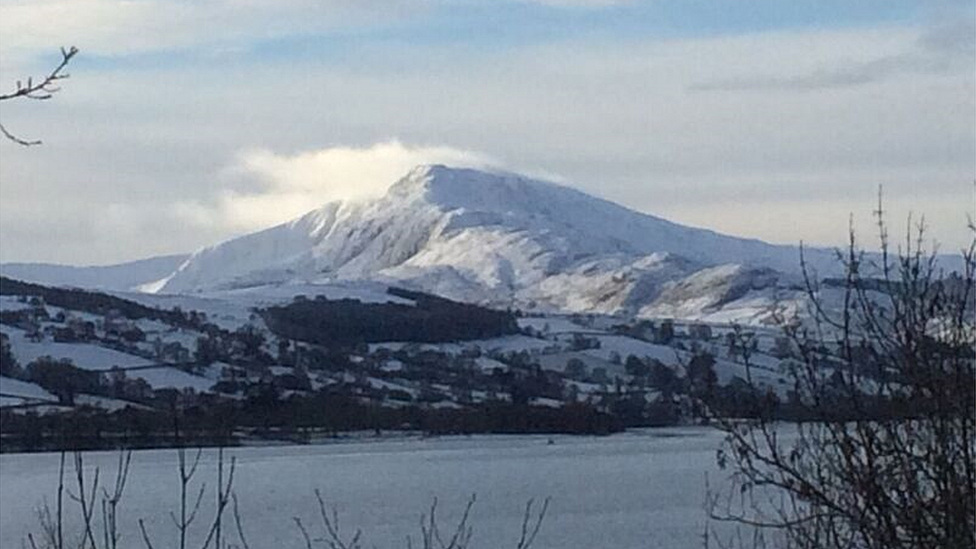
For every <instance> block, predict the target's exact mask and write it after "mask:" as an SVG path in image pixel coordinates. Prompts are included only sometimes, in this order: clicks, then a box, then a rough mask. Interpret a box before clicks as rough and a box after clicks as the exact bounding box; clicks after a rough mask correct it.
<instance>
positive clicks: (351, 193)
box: [180, 140, 496, 230]
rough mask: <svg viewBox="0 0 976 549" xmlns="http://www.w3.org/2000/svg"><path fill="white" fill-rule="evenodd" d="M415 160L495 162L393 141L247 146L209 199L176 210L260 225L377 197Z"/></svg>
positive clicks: (233, 224)
mask: <svg viewBox="0 0 976 549" xmlns="http://www.w3.org/2000/svg"><path fill="white" fill-rule="evenodd" d="M420 164H448V165H452V166H463V167H472V168H484V167H490V166H493V165H495V164H496V162H494V161H493V160H492V159H490V158H489V157H488V156H486V155H483V154H481V153H477V152H473V151H466V150H461V149H456V148H452V147H445V146H424V145H419V146H413V145H406V144H403V143H401V142H400V141H397V140H391V141H385V142H380V143H376V144H373V145H370V146H366V147H346V146H339V147H327V148H323V149H318V150H312V151H304V152H299V153H296V154H279V153H275V152H273V151H270V150H267V149H252V150H247V151H244V152H242V153H240V154H239V155H238V158H237V164H235V165H233V166H231V167H229V168H227V169H226V170H225V172H224V174H223V179H224V180H225V182H226V183H227V187H226V188H225V189H224V190H223V191H222V192H221V193H220V194H219V195H218V197H217V200H216V201H215V202H214V203H212V204H209V205H208V204H201V203H184V204H182V205H180V209H181V212H182V214H183V215H184V216H187V217H189V219H190V220H192V221H194V222H196V223H199V224H217V225H220V226H222V227H230V228H232V229H236V230H252V229H262V228H265V227H269V226H271V225H274V224H277V223H282V222H285V221H289V220H291V219H292V218H295V217H297V216H299V215H302V214H304V213H306V212H308V211H310V210H312V209H314V208H317V207H319V206H321V205H323V204H325V203H327V202H331V201H334V200H359V199H364V198H372V197H376V196H380V195H382V194H383V193H384V192H385V191H386V190H387V188H389V186H390V185H392V184H393V183H394V182H395V181H396V180H398V179H399V178H400V177H402V176H403V175H404V174H406V173H407V172H408V171H409V170H410V169H412V168H413V167H415V166H417V165H420Z"/></svg>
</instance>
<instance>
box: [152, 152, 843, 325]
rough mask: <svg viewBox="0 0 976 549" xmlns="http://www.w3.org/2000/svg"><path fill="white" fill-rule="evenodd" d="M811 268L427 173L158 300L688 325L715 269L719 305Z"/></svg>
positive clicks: (272, 234)
mask: <svg viewBox="0 0 976 549" xmlns="http://www.w3.org/2000/svg"><path fill="white" fill-rule="evenodd" d="M797 259H798V252H797V250H796V248H794V247H790V246H774V245H770V244H766V243H763V242H760V241H757V240H748V239H742V238H735V237H731V236H725V235H721V234H718V233H715V232H712V231H708V230H704V229H697V228H691V227H685V226H682V225H678V224H675V223H671V222H669V221H666V220H664V219H660V218H657V217H653V216H650V215H646V214H642V213H639V212H635V211H633V210H630V209H627V208H625V207H623V206H620V205H617V204H614V203H611V202H608V201H606V200H601V199H599V198H595V197H592V196H589V195H587V194H585V193H582V192H580V191H577V190H574V189H571V188H569V187H564V186H560V185H556V184H553V183H548V182H544V181H537V180H532V179H528V178H525V177H521V176H518V175H514V174H510V173H503V172H484V171H477V170H471V169H454V168H448V167H444V166H420V167H418V168H415V169H414V170H412V171H411V172H410V173H408V174H407V175H406V176H405V177H403V178H402V179H401V180H400V181H398V182H397V183H395V184H394V185H393V186H392V187H391V188H390V190H389V191H388V192H387V194H386V195H385V196H383V197H381V198H378V199H374V200H368V201H360V202H333V203H330V204H327V205H325V206H323V207H321V208H319V209H317V210H314V211H311V212H309V213H308V214H306V215H304V216H302V217H300V218H298V219H296V220H294V221H291V222H289V223H285V224H282V225H278V226H276V227H272V228H270V229H267V230H264V231H260V232H257V233H253V234H249V235H245V236H242V237H239V238H235V239H231V240H228V241H226V242H223V243H220V244H217V245H214V246H210V247H207V248H204V249H202V250H200V251H198V252H196V253H194V254H193V255H192V256H191V257H189V258H188V259H187V260H186V261H185V262H184V263H183V264H182V265H181V266H180V267H179V268H178V269H176V270H175V271H174V272H173V273H171V274H170V275H169V276H168V277H166V278H165V279H163V280H162V281H161V283H160V284H159V288H158V289H159V291H160V292H162V293H199V292H212V291H214V290H225V291H226V290H228V289H234V288H247V287H254V286H268V285H275V284H282V283H295V282H296V281H300V282H334V281H337V280H360V279H370V280H378V281H383V282H386V283H389V284H398V285H403V286H408V287H413V288H417V289H421V290H424V291H428V292H432V293H436V294H440V295H443V296H445V297H448V298H452V299H457V300H462V301H469V302H479V303H488V304H492V305H496V306H509V305H514V306H518V307H522V308H528V309H533V308H534V309H538V310H556V311H567V312H575V311H581V312H582V311H585V312H599V313H607V314H615V313H630V314H636V313H638V312H640V311H641V310H642V309H645V308H647V307H649V306H651V305H653V304H655V303H657V302H658V300H659V299H664V298H665V297H667V296H663V294H664V292H666V291H667V292H668V294H669V296H670V297H667V299H666V300H665V302H663V303H662V305H670V306H671V307H672V308H673V309H674V310H675V311H676V312H679V313H681V314H686V313H691V312H694V313H701V308H702V307H698V306H696V304H695V303H689V304H687V306H684V307H682V301H687V299H685V296H687V294H688V292H690V291H692V290H694V289H695V288H696V287H700V286H702V284H701V281H698V282H695V280H692V281H691V282H692V284H691V285H690V286H689V285H688V284H686V285H684V286H681V285H680V281H682V280H684V279H686V278H687V277H691V276H693V275H695V274H696V273H698V272H699V271H701V269H703V268H709V267H713V266H716V265H723V264H724V265H727V266H726V267H723V268H720V269H719V270H718V271H716V272H711V273H704V274H703V275H702V276H700V277H699V278H704V279H706V281H707V282H709V284H706V285H705V286H707V287H705V288H704V289H706V290H707V289H710V288H717V287H722V288H724V289H723V290H722V292H724V293H723V295H719V296H717V299H712V300H711V301H706V302H703V303H702V304H701V305H702V306H703V307H705V308H709V307H711V308H718V307H721V306H722V305H723V304H724V303H725V302H729V301H732V300H734V299H735V298H736V297H737V295H733V294H737V293H742V292H741V291H740V290H741V289H742V288H743V287H744V286H743V284H745V286H748V287H750V288H751V287H752V286H756V284H753V282H754V281H752V279H755V278H756V277H757V276H759V275H757V274H756V273H766V274H765V275H763V276H765V278H766V279H767V282H766V283H765V286H763V287H768V286H770V285H775V284H776V282H777V280H778V278H777V277H776V276H774V275H773V272H772V270H776V271H783V272H787V273H789V272H795V271H796V270H797V265H798V261H797ZM808 260H809V261H810V263H812V264H813V265H815V266H817V267H819V268H821V270H824V269H825V268H826V267H827V266H828V265H830V264H831V261H830V255H829V254H828V253H826V252H824V251H822V250H812V251H810V252H809V254H808ZM740 265H745V266H748V268H745V267H740ZM743 272H744V273H747V278H749V279H750V281H746V282H744V281H743V280H742V279H743V277H744V275H743V274H742V273H743ZM717 279H718V280H717ZM721 279H726V280H721ZM676 284H677V286H676ZM696 284H697V286H696ZM760 286H762V284H760ZM681 288H686V289H687V290H688V291H685V292H683V293H682V292H681V291H679V290H680V289H681Z"/></svg>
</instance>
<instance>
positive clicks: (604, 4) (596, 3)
mask: <svg viewBox="0 0 976 549" xmlns="http://www.w3.org/2000/svg"><path fill="white" fill-rule="evenodd" d="M523 1H524V2H526V3H531V4H542V5H544V6H551V7H556V8H609V7H613V6H622V5H625V4H632V3H634V1H635V0H523Z"/></svg>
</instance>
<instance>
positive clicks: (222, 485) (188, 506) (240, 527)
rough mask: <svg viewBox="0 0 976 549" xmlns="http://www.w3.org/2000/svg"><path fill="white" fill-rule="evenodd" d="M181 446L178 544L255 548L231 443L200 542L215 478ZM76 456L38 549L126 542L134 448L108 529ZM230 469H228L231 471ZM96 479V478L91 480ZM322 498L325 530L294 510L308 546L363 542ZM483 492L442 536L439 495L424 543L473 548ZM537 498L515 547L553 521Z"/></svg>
mask: <svg viewBox="0 0 976 549" xmlns="http://www.w3.org/2000/svg"><path fill="white" fill-rule="evenodd" d="M176 452H177V472H178V479H179V483H180V491H179V497H178V506H179V509H178V511H177V512H170V513H169V517H170V520H171V521H172V523H173V526H174V527H175V529H176V532H177V534H178V542H177V543H178V546H179V547H180V549H185V548H186V547H199V548H201V549H209V548H211V547H212V548H215V549H234V548H238V549H250V547H251V546H250V544H249V543H248V541H247V536H246V535H245V528H244V523H245V520H244V518H243V516H242V514H241V512H240V506H239V504H238V499H237V494H235V493H234V490H233V487H234V481H235V471H236V459H235V458H234V457H231V458H230V460H229V463H228V461H227V460H225V457H224V449H223V448H220V449H218V450H217V463H216V472H215V474H216V477H217V482H216V488H215V489H214V493H215V495H216V497H215V504H214V518H213V520H212V522H211V523H210V525H209V527H208V528H207V530H206V535H205V536H203V539H202V540H199V541H197V542H194V541H193V540H192V536H191V528H190V527H191V525H192V524H194V522H195V521H196V519H197V518H198V513H199V512H200V510H201V507H202V505H203V501H204V498H205V495H206V493H207V484H206V483H205V482H200V483H197V482H195V480H194V479H195V478H196V475H197V474H198V468H199V465H200V460H201V456H202V453H203V451H202V450H201V449H198V450H196V451H195V452H188V451H187V450H186V449H185V448H178V449H177V450H176ZM71 455H72V458H73V461H74V477H75V481H76V483H77V488H76V490H77V492H73V491H72V490H70V489H67V488H66V486H65V474H66V469H65V461H66V456H67V454H66V453H64V452H62V454H61V460H60V466H59V475H58V490H57V500H56V505H55V507H54V508H53V509H52V508H51V507H50V506H49V505H47V504H46V503H45V504H44V505H42V506H41V507H40V508H39V509H38V520H39V525H40V532H41V533H40V535H39V536H37V537H35V536H34V535H33V534H28V536H27V540H26V542H27V545H28V546H29V547H30V548H31V549H65V548H76V547H77V548H78V549H118V547H119V546H120V544H119V540H120V539H121V536H120V533H119V529H118V525H119V511H120V504H121V503H122V496H123V494H124V491H125V488H126V483H127V480H128V475H129V467H130V463H131V458H132V453H131V452H130V451H123V452H120V453H119V458H118V464H117V466H116V473H115V482H114V484H113V487H112V490H111V491H109V490H108V489H105V488H103V489H102V492H101V494H102V495H101V498H100V499H99V500H98V503H99V505H100V508H101V530H99V529H98V528H99V523H98V521H97V520H96V517H95V516H94V512H93V510H94V509H95V508H96V505H95V503H96V496H97V494H98V489H99V475H100V471H99V469H98V468H96V469H95V470H94V474H93V475H92V476H91V477H86V473H85V467H84V455H83V454H82V453H80V452H75V453H72V454H71ZM225 472H226V476H225ZM89 478H90V480H89ZM65 493H67V495H68V498H69V499H70V500H71V501H73V502H74V503H75V504H76V511H77V516H78V517H79V518H80V527H79V528H78V530H79V531H78V532H77V533H76V539H66V538H65V536H64V530H65V527H66V523H67V521H66V510H65V508H64V505H63V503H64V494H65ZM314 494H315V499H316V502H317V505H318V514H319V518H320V519H321V523H322V533H321V535H317V536H313V534H312V533H311V532H310V531H309V529H308V528H307V527H306V525H305V524H304V523H303V522H302V520H301V519H300V518H299V517H293V518H292V521H293V522H294V524H295V526H296V528H297V529H298V532H299V534H300V535H301V542H302V546H303V547H305V549H313V548H315V547H323V546H324V547H327V548H329V549H363V543H364V541H363V539H364V534H363V531H362V530H358V529H357V530H356V531H355V532H353V534H352V535H351V536H345V535H344V534H343V530H342V529H341V527H340V523H339V512H338V509H337V508H336V507H335V506H331V507H330V506H328V505H327V504H326V500H325V497H324V496H323V495H322V492H321V491H320V490H318V489H316V490H315V491H314ZM475 501H476V498H475V496H474V495H472V496H471V498H470V499H469V500H468V503H467V505H466V506H465V508H464V512H463V514H462V516H461V518H460V520H459V521H458V523H457V525H456V526H455V527H454V528H453V529H452V533H451V535H450V537H445V536H442V534H441V528H440V523H439V520H438V518H437V506H438V503H437V499H434V501H433V503H432V504H431V507H430V509H429V511H428V512H426V513H422V514H421V516H420V537H419V545H418V549H467V548H468V547H469V544H470V541H471V538H472V535H473V528H472V526H471V524H470V518H471V511H472V508H473V507H474V504H475ZM231 503H233V505H232V507H231V513H232V515H233V526H234V529H235V531H236V532H234V533H236V538H237V539H236V541H231V540H229V539H228V537H229V536H227V535H226V533H225V532H224V513H225V512H227V507H228V506H229V505H230V504H231ZM534 507H535V504H534V501H533V500H531V499H530V500H529V501H528V502H527V503H526V506H525V510H524V513H523V517H522V523H521V530H520V533H519V537H518V539H517V540H515V543H514V547H515V549H531V547H532V545H533V543H534V542H535V539H536V536H537V535H538V534H539V531H540V529H541V527H542V523H543V521H544V520H545V516H546V512H547V511H548V508H549V499H548V498H546V499H545V500H544V501H543V503H542V505H541V506H539V508H538V510H534ZM137 523H138V526H139V533H140V534H141V537H142V543H143V545H144V546H145V547H146V549H157V547H159V548H160V549H161V548H162V546H161V545H157V544H158V542H157V541H155V540H156V537H154V535H153V533H152V532H150V531H149V528H148V527H147V525H146V521H145V519H144V518H139V519H138V520H137ZM99 532H100V533H101V535H98V533H99ZM406 540H407V541H406V543H407V547H408V548H409V549H413V547H414V545H413V540H412V538H411V537H409V536H408V537H407V538H406ZM124 546H125V547H131V546H132V542H128V543H127V544H126V545H124Z"/></svg>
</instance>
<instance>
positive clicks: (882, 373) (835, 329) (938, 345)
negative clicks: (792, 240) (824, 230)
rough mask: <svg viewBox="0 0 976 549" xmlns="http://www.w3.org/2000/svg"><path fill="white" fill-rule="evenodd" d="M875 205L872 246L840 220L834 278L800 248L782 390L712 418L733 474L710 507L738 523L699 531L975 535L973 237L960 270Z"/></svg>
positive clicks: (816, 543) (731, 540) (948, 543)
mask: <svg viewBox="0 0 976 549" xmlns="http://www.w3.org/2000/svg"><path fill="white" fill-rule="evenodd" d="M879 202H880V201H879ZM876 215H877V216H878V230H879V239H880V246H881V251H880V254H876V255H868V254H865V253H863V252H862V251H861V250H860V248H859V246H858V244H857V242H856V240H855V235H854V232H853V230H851V232H850V242H849V245H848V248H847V250H846V251H844V252H841V253H839V254H838V255H839V257H838V260H839V261H841V262H842V264H843V267H844V273H845V275H844V277H843V278H842V279H838V280H834V281H832V283H831V284H832V286H833V287H832V288H826V287H825V286H824V285H823V284H821V283H819V282H817V278H816V276H815V273H811V272H810V271H809V269H807V268H806V265H805V264H804V269H803V271H804V273H805V279H806V290H807V294H808V299H809V302H810V304H811V311H810V315H809V316H810V318H809V319H808V320H806V321H799V320H796V321H794V322H791V323H790V324H789V325H788V327H787V328H786V330H787V334H788V335H789V337H790V338H791V339H792V342H793V345H794V347H795V349H796V350H795V357H794V358H793V359H792V360H790V361H788V362H787V363H788V364H790V366H789V377H790V379H791V381H792V385H793V388H792V392H791V395H790V399H789V403H787V404H777V403H776V402H775V401H774V400H772V399H770V400H763V399H759V400H757V402H756V404H755V408H754V409H753V410H752V413H751V414H748V415H749V419H744V418H729V417H725V418H716V420H717V424H718V426H719V427H720V428H721V429H722V430H723V431H724V432H725V434H726V444H725V446H724V447H723V449H722V450H720V452H719V455H718V461H719V465H720V466H721V467H726V468H728V469H730V470H731V471H732V475H731V483H730V484H729V485H728V486H727V489H726V490H722V491H719V492H714V491H713V492H710V496H709V500H708V507H709V512H710V515H711V517H712V518H713V519H714V520H716V521H719V522H725V523H731V524H733V525H735V528H733V529H732V534H731V535H730V534H729V530H724V533H723V535H724V536H725V537H724V538H722V537H718V536H717V535H716V534H717V533H718V531H717V530H716V529H713V530H711V531H709V532H707V533H706V534H707V535H706V541H707V542H714V543H716V544H717V545H719V546H725V547H731V546H753V547H759V546H766V545H764V542H767V543H769V544H770V545H769V546H771V547H788V548H803V549H807V548H809V549H814V548H816V549H831V548H841V547H844V548H855V549H858V548H865V549H900V548H912V549H915V548H917V549H923V548H924V549H934V548H946V549H949V548H965V547H973V546H974V543H976V541H974V530H976V518H974V517H976V421H974V415H976V413H974V412H976V397H974V392H976V385H974V384H976V373H974V363H976V357H974V353H976V347H974V332H973V329H974V323H973V311H974V304H973V299H974V273H976V261H974V257H976V253H974V252H976V238H974V240H973V241H972V243H971V244H970V245H969V246H968V248H966V249H964V250H962V259H963V267H962V271H961V272H953V273H948V274H947V273H945V272H944V271H943V270H942V269H941V267H940V262H939V260H938V258H937V256H936V255H935V252H934V251H927V250H926V246H925V240H924V235H925V228H924V223H920V224H918V225H916V226H913V225H912V223H911V219H909V231H908V234H907V235H906V239H905V243H904V245H903V247H901V248H900V249H898V250H897V251H895V252H893V251H892V250H891V246H890V244H889V238H888V233H887V228H886V225H885V222H884V217H883V213H882V210H881V208H880V206H879V208H878V211H877V212H876ZM970 230H972V231H973V234H974V235H976V228H973V227H972V223H970ZM740 335H741V333H740ZM745 343H746V342H743V345H742V347H743V348H749V345H747V344H745ZM745 358H746V362H747V363H748V354H747V355H746V357H745ZM784 407H789V409H790V410H791V413H792V414H794V415H796V416H797V418H798V419H800V421H799V422H798V423H797V424H796V426H795V427H785V426H784V425H783V424H782V423H778V422H777V421H776V419H775V418H777V417H782V416H783V413H784ZM743 532H745V535H743ZM707 544H708V543H707Z"/></svg>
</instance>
